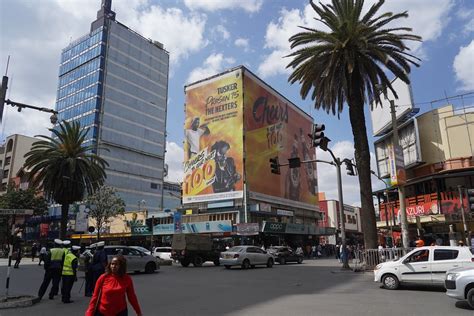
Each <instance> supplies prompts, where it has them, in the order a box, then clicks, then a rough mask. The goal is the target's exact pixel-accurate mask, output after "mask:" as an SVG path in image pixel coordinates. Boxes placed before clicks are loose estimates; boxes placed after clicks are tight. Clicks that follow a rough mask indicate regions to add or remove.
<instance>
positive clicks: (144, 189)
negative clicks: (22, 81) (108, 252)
mask: <svg viewBox="0 0 474 316" xmlns="http://www.w3.org/2000/svg"><path fill="white" fill-rule="evenodd" d="M111 2H112V1H111V0H103V1H102V7H101V9H100V10H99V11H98V12H97V19H96V20H95V21H94V22H92V24H91V29H90V32H89V33H88V34H86V35H84V36H83V37H81V38H79V39H77V40H75V41H73V42H72V43H71V44H69V45H68V46H67V47H66V48H64V49H63V51H62V54H61V64H60V70H59V86H58V92H57V102H56V109H57V111H58V112H59V115H58V116H59V121H61V120H67V121H79V122H80V123H81V126H84V127H88V128H90V129H89V132H88V135H87V139H86V142H87V143H88V144H93V145H94V146H95V149H94V151H96V152H97V153H98V154H99V156H101V157H102V158H104V159H105V160H106V161H107V162H108V163H109V167H107V169H106V173H107V180H106V185H109V186H112V187H115V188H116V189H117V190H118V192H119V194H120V195H121V197H122V198H123V199H124V200H125V202H126V206H127V207H126V209H127V211H132V210H136V209H139V207H140V205H139V204H140V203H142V204H143V201H145V203H146V206H147V209H148V211H149V215H150V216H151V215H152V214H153V213H154V212H158V211H161V210H162V209H163V206H162V201H163V198H162V186H163V169H164V154H165V144H166V140H165V136H166V135H165V134H166V105H167V94H168V69H169V53H168V52H167V51H166V50H164V48H163V45H162V44H161V43H158V42H156V41H153V40H151V39H147V38H144V37H142V36H141V35H139V34H137V33H136V32H134V31H133V30H131V29H129V28H128V27H127V26H125V25H123V24H122V23H120V22H118V21H116V20H115V12H113V11H112V10H111V6H112V3H111Z"/></svg>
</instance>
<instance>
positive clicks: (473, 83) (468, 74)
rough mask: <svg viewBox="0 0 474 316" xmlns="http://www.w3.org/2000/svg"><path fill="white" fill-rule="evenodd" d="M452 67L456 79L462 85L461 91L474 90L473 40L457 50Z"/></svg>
mask: <svg viewBox="0 0 474 316" xmlns="http://www.w3.org/2000/svg"><path fill="white" fill-rule="evenodd" d="M453 67H454V72H455V73H456V79H457V80H458V81H460V82H461V83H462V87H461V90H474V40H473V41H471V43H470V44H469V45H467V46H463V47H461V48H460V49H459V53H458V54H457V55H456V57H455V58H454V63H453Z"/></svg>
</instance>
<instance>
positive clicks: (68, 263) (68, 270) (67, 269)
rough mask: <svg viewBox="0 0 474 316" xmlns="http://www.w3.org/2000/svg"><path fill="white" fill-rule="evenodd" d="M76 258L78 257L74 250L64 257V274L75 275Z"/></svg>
mask: <svg viewBox="0 0 474 316" xmlns="http://www.w3.org/2000/svg"><path fill="white" fill-rule="evenodd" d="M76 259H77V257H76V256H75V255H74V254H73V253H72V252H68V253H67V254H66V257H65V258H64V265H63V275H74V270H73V269H72V262H73V261H74V260H76Z"/></svg>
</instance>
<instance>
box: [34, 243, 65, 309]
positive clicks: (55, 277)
mask: <svg viewBox="0 0 474 316" xmlns="http://www.w3.org/2000/svg"><path fill="white" fill-rule="evenodd" d="M54 243H55V244H56V246H55V247H54V248H52V249H51V250H50V252H49V254H48V255H47V257H46V260H45V262H44V270H45V273H44V278H43V283H41V286H40V288H39V291H38V297H39V299H40V300H41V299H42V298H43V296H44V294H45V293H46V290H47V289H48V286H49V283H50V282H51V281H53V286H52V287H51V290H50V292H49V299H50V300H52V299H54V296H55V295H58V292H59V282H60V281H61V274H62V270H63V262H64V256H65V255H64V248H59V246H60V245H62V244H63V241H62V240H61V239H55V240H54Z"/></svg>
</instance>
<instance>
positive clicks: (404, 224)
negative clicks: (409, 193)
mask: <svg viewBox="0 0 474 316" xmlns="http://www.w3.org/2000/svg"><path fill="white" fill-rule="evenodd" d="M390 113H391V115H392V129H393V141H392V143H393V148H394V151H395V148H397V147H400V141H399V138H398V125H397V114H396V111H395V101H393V100H390ZM395 172H397V171H396V167H395ZM397 185H398V200H399V201H400V208H399V210H398V212H401V213H400V227H401V230H402V242H403V248H404V249H405V250H406V249H407V248H408V246H409V244H410V240H409V237H408V220H407V212H406V206H405V188H404V187H403V184H399V183H397Z"/></svg>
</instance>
